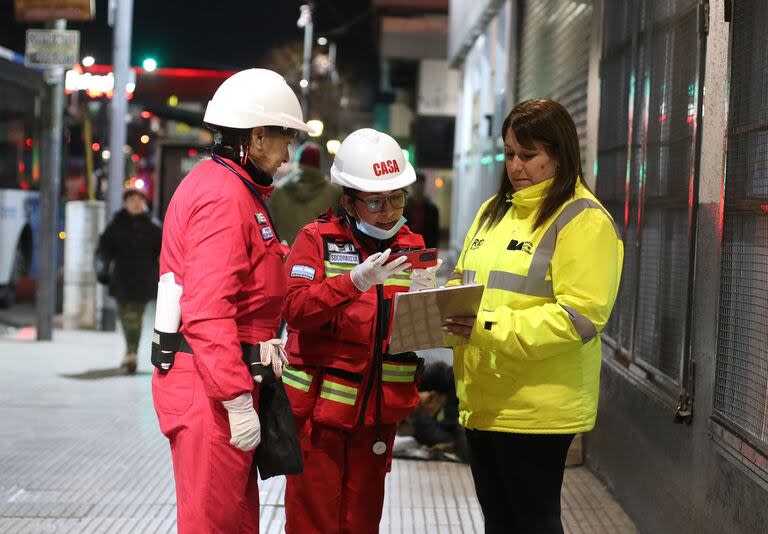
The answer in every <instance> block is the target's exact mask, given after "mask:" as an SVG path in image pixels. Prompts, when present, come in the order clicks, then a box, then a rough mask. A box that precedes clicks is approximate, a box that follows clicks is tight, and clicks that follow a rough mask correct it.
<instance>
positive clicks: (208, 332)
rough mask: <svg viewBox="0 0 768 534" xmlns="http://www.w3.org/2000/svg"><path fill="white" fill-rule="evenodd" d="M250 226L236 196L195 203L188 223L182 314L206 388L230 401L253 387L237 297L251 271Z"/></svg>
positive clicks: (209, 393)
mask: <svg viewBox="0 0 768 534" xmlns="http://www.w3.org/2000/svg"><path fill="white" fill-rule="evenodd" d="M248 231H249V230H248V228H247V227H246V226H245V225H244V223H243V221H242V220H241V217H240V210H238V206H237V201H236V200H233V199H232V198H224V197H222V196H221V195H219V196H217V197H216V198H209V199H206V200H205V201H203V202H201V203H200V205H198V206H196V208H195V210H194V211H193V212H192V213H191V214H190V220H189V224H188V226H187V235H186V239H185V241H186V246H185V248H186V250H185V266H184V291H183V293H182V296H181V317H182V321H183V323H184V335H185V337H186V338H187V341H188V342H189V345H190V347H192V352H193V353H194V356H195V358H194V359H195V363H196V366H197V370H198V372H199V373H200V375H201V377H202V379H203V382H204V384H205V392H206V393H207V394H208V396H209V397H211V398H213V399H215V400H229V399H233V398H235V397H237V396H238V395H240V394H241V393H244V392H246V391H251V390H252V389H253V379H252V378H251V375H250V373H249V372H248V368H247V367H246V365H245V364H244V363H243V360H242V349H241V347H240V341H239V338H238V334H237V323H236V322H235V317H236V313H237V305H236V296H237V293H238V291H239V290H240V288H241V287H242V285H243V281H244V280H247V277H248V276H249V273H250V271H251V268H250V265H251V261H250V259H249V257H248V250H247V236H248Z"/></svg>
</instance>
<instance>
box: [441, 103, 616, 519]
mask: <svg viewBox="0 0 768 534" xmlns="http://www.w3.org/2000/svg"><path fill="white" fill-rule="evenodd" d="M501 133H502V137H503V139H504V150H505V167H506V177H505V179H503V180H502V185H501V187H500V189H499V192H498V193H497V194H496V195H495V196H494V197H493V198H491V199H489V200H488V201H487V202H486V203H485V204H483V206H482V207H481V208H480V210H479V212H478V215H477V217H476V218H475V221H474V223H473V224H472V227H471V228H470V230H469V233H468V234H467V237H466V239H465V241H464V249H463V250H462V253H461V256H460V258H459V261H458V264H457V266H456V271H455V273H454V277H453V280H452V281H451V282H450V283H452V284H458V283H470V282H479V283H481V284H483V285H484V286H485V291H484V294H483V299H482V303H481V305H480V311H479V312H478V315H477V317H476V318H475V317H453V318H450V319H448V321H447V323H446V325H445V327H444V328H445V329H446V330H448V331H449V332H450V333H451V334H453V335H454V336H456V337H454V338H453V339H454V340H455V345H454V354H455V365H454V369H455V374H456V382H457V393H458V396H459V399H460V410H461V415H460V422H461V423H462V424H463V425H464V426H465V427H466V428H467V438H468V442H469V446H470V457H471V459H470V463H471V467H472V476H473V478H474V481H475V489H476V491H477V496H478V499H479V501H480V505H481V507H482V509H483V515H484V516H485V524H486V526H485V532H486V533H501V532H504V533H512V532H514V533H536V534H549V533H558V534H559V533H562V532H563V527H562V523H561V519H560V490H561V486H562V481H563V471H564V466H565V457H566V453H567V452H568V447H569V445H570V443H571V441H572V439H573V437H574V435H575V434H576V433H579V432H586V431H588V430H591V429H592V428H593V427H594V425H595V416H596V413H597V398H598V387H599V380H600V360H601V345H600V333H601V332H602V330H603V327H604V326H605V323H606V322H607V321H608V317H609V316H610V314H611V309H612V308H613V303H614V301H615V299H616V293H617V291H618V286H619V280H620V278H621V266H622V261H623V256H624V248H623V245H622V242H621V237H620V235H619V232H618V230H617V228H616V225H615V224H614V221H613V219H612V218H611V216H610V215H609V214H608V213H607V212H606V211H605V209H604V208H603V206H602V205H601V204H600V202H599V201H598V200H597V199H596V198H595V196H594V195H593V194H592V193H591V191H590V190H589V189H588V187H587V186H586V184H585V183H584V181H583V179H582V173H581V163H580V161H581V158H580V155H579V139H578V136H577V133H576V127H575V125H574V123H573V119H572V118H571V116H570V115H569V114H568V112H567V111H566V110H565V108H564V107H563V106H562V105H560V104H559V103H557V102H554V101H552V100H546V99H536V100H528V101H525V102H522V103H520V104H518V105H517V106H515V108H514V109H513V110H512V111H511V113H510V114H509V116H508V117H507V118H506V120H505V121H504V124H503V126H502V132H501Z"/></svg>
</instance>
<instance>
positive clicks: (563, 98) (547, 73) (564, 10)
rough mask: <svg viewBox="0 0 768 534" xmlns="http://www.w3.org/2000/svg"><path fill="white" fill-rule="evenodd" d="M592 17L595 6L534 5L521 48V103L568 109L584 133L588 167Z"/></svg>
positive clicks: (547, 1)
mask: <svg viewBox="0 0 768 534" xmlns="http://www.w3.org/2000/svg"><path fill="white" fill-rule="evenodd" d="M592 13H593V9H592V5H591V3H590V2H583V1H574V0H528V1H526V2H525V3H524V6H523V14H522V21H523V30H522V37H521V43H520V64H519V76H518V91H517V100H518V101H523V100H528V99H529V98H540V97H548V98H552V99H553V100H557V101H558V102H560V103H561V104H562V105H563V106H565V109H567V110H568V112H569V113H570V114H571V116H572V117H573V120H574V122H575V123H576V129H577V130H578V132H579V139H580V141H581V155H582V164H583V161H584V155H585V154H586V143H587V133H586V130H587V71H588V69H589V39H590V33H591V26H592Z"/></svg>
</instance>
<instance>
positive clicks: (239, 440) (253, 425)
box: [222, 393, 261, 451]
mask: <svg viewBox="0 0 768 534" xmlns="http://www.w3.org/2000/svg"><path fill="white" fill-rule="evenodd" d="M222 404H223V405H224V408H226V409H227V412H228V414H229V430H230V433H231V434H232V439H230V440H229V442H230V443H231V444H232V445H234V446H235V447H237V448H238V449H240V450H241V451H252V450H253V449H255V448H256V447H258V445H259V442H260V441H261V423H259V415H258V414H257V413H256V410H255V409H254V407H253V398H252V397H251V394H250V393H243V394H242V395H240V396H239V397H235V398H234V399H232V400H228V401H222Z"/></svg>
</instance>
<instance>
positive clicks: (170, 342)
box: [152, 330, 192, 373]
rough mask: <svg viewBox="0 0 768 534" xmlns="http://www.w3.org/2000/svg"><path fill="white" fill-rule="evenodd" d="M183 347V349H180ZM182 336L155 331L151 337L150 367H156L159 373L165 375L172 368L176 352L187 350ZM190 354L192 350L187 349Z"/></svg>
mask: <svg viewBox="0 0 768 534" xmlns="http://www.w3.org/2000/svg"><path fill="white" fill-rule="evenodd" d="M181 345H184V347H181ZM188 347H189V345H187V343H186V340H185V339H184V336H183V335H182V334H180V333H168V332H160V331H159V330H155V333H154V334H153V335H152V365H154V366H155V367H157V370H158V371H160V372H161V373H167V372H168V371H170V370H171V367H173V361H174V359H175V358H176V352H178V351H179V350H183V351H184V352H187V351H186V350H185V348H188ZM189 352H190V353H191V352H192V350H191V349H189Z"/></svg>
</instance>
